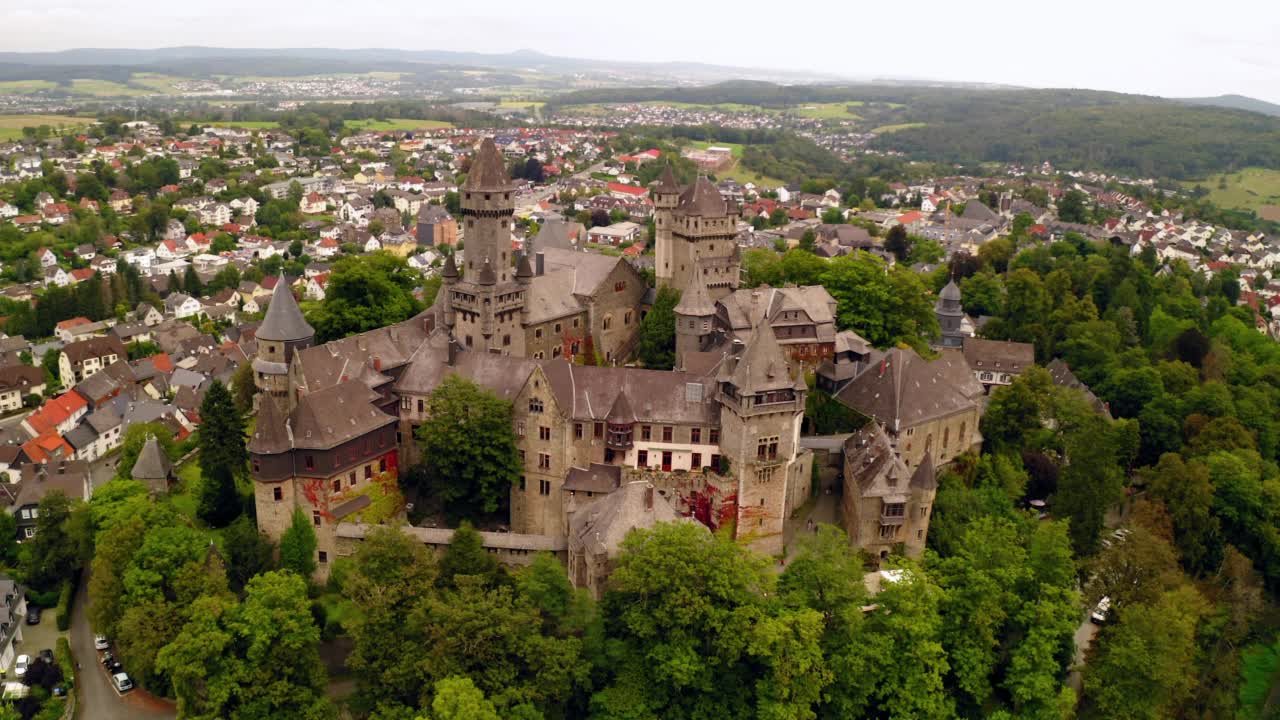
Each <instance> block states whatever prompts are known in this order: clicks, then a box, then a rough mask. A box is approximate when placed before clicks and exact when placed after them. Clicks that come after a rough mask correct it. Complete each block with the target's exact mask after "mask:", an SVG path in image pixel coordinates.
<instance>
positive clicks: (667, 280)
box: [653, 176, 741, 300]
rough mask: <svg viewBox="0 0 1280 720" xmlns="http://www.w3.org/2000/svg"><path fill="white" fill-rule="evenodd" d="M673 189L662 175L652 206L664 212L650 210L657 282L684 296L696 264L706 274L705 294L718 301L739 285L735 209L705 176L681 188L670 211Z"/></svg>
mask: <svg viewBox="0 0 1280 720" xmlns="http://www.w3.org/2000/svg"><path fill="white" fill-rule="evenodd" d="M668 183H671V184H668ZM673 185H674V179H673V178H668V177H666V176H664V177H663V180H662V181H661V182H660V183H659V184H658V185H657V186H656V187H655V188H654V189H653V193H654V202H655V205H657V207H658V208H663V209H661V210H655V217H656V218H657V219H655V220H654V226H655V230H656V235H657V238H656V239H657V245H658V247H657V248H656V249H655V252H656V257H655V258H654V260H655V262H656V264H657V268H656V270H655V273H656V277H657V280H658V284H659V285H660V286H666V285H670V286H671V287H674V288H676V289H677V290H680V291H681V292H684V291H685V290H687V289H689V287H690V280H691V279H692V277H693V274H694V271H695V266H700V268H701V270H703V271H705V272H703V273H702V274H703V280H704V282H705V283H706V287H707V294H708V295H709V296H710V298H711V299H712V300H719V299H720V298H722V297H724V296H725V295H728V294H729V293H731V292H733V290H735V289H736V288H737V287H738V282H739V267H740V265H741V257H740V254H739V250H738V243H737V234H738V212H737V208H736V207H733V208H731V207H730V205H729V203H728V202H727V201H726V200H725V199H724V196H722V195H721V194H720V191H719V190H717V189H716V187H715V186H714V185H712V184H711V181H710V180H708V179H707V178H706V177H705V176H699V177H698V179H697V180H696V181H694V183H693V184H692V185H690V186H689V187H687V188H685V189H684V191H683V192H682V193H680V195H679V197H678V198H677V199H676V200H675V207H674V208H669V206H670V204H671V202H672V200H671V198H672V193H671V188H672V187H673ZM658 203H661V204H660V205H659V204H658ZM659 223H661V224H659ZM664 228H665V230H664Z"/></svg>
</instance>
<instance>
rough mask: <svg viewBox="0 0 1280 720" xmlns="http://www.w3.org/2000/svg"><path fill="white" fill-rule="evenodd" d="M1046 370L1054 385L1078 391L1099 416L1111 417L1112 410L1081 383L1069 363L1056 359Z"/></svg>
mask: <svg viewBox="0 0 1280 720" xmlns="http://www.w3.org/2000/svg"><path fill="white" fill-rule="evenodd" d="M1045 369H1046V370H1048V371H1049V376H1050V377H1052V378H1053V383H1054V384H1055V385H1059V386H1061V387H1065V388H1071V389H1072V390H1078V391H1080V392H1082V393H1084V396H1085V399H1087V400H1088V401H1089V405H1090V406H1092V407H1093V409H1094V410H1095V411H1097V412H1098V413H1099V414H1102V415H1105V416H1107V417H1111V408H1110V407H1108V406H1107V404H1106V403H1105V402H1103V401H1102V399H1101V398H1099V397H1098V396H1097V395H1094V394H1093V390H1091V389H1089V386H1088V385H1085V384H1084V383H1083V382H1081V381H1080V379H1079V378H1077V377H1076V375H1075V373H1073V372H1071V366H1070V365H1068V364H1067V361H1065V360H1063V359H1062V358H1054V359H1053V360H1051V361H1050V362H1049V364H1048V365H1046V366H1045Z"/></svg>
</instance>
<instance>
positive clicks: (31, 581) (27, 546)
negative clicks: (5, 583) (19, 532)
mask: <svg viewBox="0 0 1280 720" xmlns="http://www.w3.org/2000/svg"><path fill="white" fill-rule="evenodd" d="M71 509H72V505H71V500H70V499H69V498H68V497H67V496H66V495H65V494H63V493H62V492H61V491H60V490H53V491H51V492H49V493H48V494H47V495H45V496H44V498H42V499H41V500H40V504H39V506H38V514H37V516H36V535H35V537H34V538H32V539H30V540H28V541H27V542H25V543H23V544H22V552H21V558H20V560H19V563H18V573H19V574H20V575H21V576H22V579H23V581H24V582H25V583H26V584H27V585H29V586H30V587H32V588H35V589H36V590H39V591H41V592H50V591H52V590H56V589H57V588H58V586H59V584H60V583H61V582H62V581H63V580H66V579H67V578H69V577H71V575H72V574H74V573H75V571H76V570H77V569H78V568H79V567H80V561H81V558H80V554H79V553H80V550H79V548H78V547H77V544H76V538H75V537H74V536H73V535H72V533H71V528H70V521H71Z"/></svg>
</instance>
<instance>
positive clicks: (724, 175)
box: [689, 141, 786, 187]
mask: <svg viewBox="0 0 1280 720" xmlns="http://www.w3.org/2000/svg"><path fill="white" fill-rule="evenodd" d="M689 145H690V146H691V147H696V148H699V149H702V150H706V149H707V148H709V147H712V146H716V147H727V148H729V149H730V150H732V151H733V164H732V165H730V166H729V167H728V168H726V169H724V170H720V171H719V172H717V173H716V177H717V178H719V179H721V180H737V181H738V182H740V183H743V184H746V183H755V184H756V185H757V186H764V187H776V186H778V185H785V184H786V183H784V182H782V181H781V180H779V179H777V178H771V177H766V176H764V175H761V174H759V173H756V172H754V171H752V170H748V169H747V168H745V167H743V166H742V153H743V150H744V149H745V147H746V146H744V145H742V144H740V143H727V142H703V141H694V142H691V143H689Z"/></svg>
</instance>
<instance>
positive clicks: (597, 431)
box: [591, 423, 604, 438]
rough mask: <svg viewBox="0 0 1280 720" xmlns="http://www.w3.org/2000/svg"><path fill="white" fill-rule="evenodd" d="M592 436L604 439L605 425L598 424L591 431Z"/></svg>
mask: <svg viewBox="0 0 1280 720" xmlns="http://www.w3.org/2000/svg"><path fill="white" fill-rule="evenodd" d="M591 434H592V436H593V437H596V438H602V437H604V423H596V424H595V427H593V428H592V429H591Z"/></svg>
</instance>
